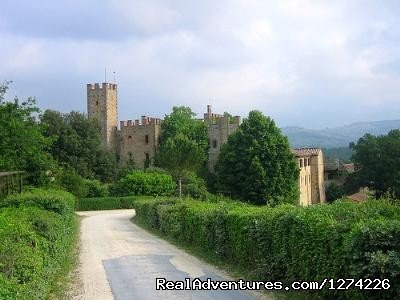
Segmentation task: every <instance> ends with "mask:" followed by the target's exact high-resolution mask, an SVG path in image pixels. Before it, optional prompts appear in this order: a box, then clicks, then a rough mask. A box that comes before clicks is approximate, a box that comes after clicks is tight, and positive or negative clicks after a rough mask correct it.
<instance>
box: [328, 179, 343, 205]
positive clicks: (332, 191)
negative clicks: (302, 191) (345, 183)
mask: <svg viewBox="0 0 400 300" xmlns="http://www.w3.org/2000/svg"><path fill="white" fill-rule="evenodd" d="M325 194H326V201H327V202H329V203H332V202H333V201H335V200H337V199H340V198H342V197H343V196H344V189H343V187H342V186H340V185H338V184H337V183H335V182H332V183H331V184H329V185H328V187H327V188H326V191H325Z"/></svg>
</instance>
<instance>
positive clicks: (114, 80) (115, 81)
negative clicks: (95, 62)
mask: <svg viewBox="0 0 400 300" xmlns="http://www.w3.org/2000/svg"><path fill="white" fill-rule="evenodd" d="M113 75H114V83H116V81H115V71H113Z"/></svg>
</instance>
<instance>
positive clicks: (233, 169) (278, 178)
mask: <svg viewBox="0 0 400 300" xmlns="http://www.w3.org/2000/svg"><path fill="white" fill-rule="evenodd" d="M215 170H216V175H217V180H218V182H219V187H220V189H221V190H223V191H229V192H230V193H231V194H232V195H233V196H234V197H237V198H239V199H241V200H244V201H248V202H251V203H254V204H258V205H262V204H278V203H283V202H290V203H293V202H294V201H296V200H298V196H299V191H298V175H299V169H298V166H297V162H296V159H295V157H294V155H293V153H292V152H291V150H290V147H289V143H288V140H287V138H286V137H285V136H283V135H282V134H281V131H280V130H279V129H278V128H277V127H276V125H275V123H274V121H273V120H272V119H270V118H269V117H265V116H264V115H263V114H262V113H261V112H259V111H251V112H250V113H249V117H248V118H247V119H245V120H244V122H243V123H242V124H241V125H240V127H239V129H238V130H237V131H236V132H235V133H233V134H232V135H231V136H230V137H229V139H228V142H227V143H226V144H224V145H223V146H222V148H221V153H220V155H219V158H218V162H217V164H216V166H215Z"/></svg>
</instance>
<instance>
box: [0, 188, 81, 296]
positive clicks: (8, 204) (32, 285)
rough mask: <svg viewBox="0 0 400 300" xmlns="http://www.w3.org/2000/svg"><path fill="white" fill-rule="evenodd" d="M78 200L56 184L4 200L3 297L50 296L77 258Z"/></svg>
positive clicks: (0, 210)
mask: <svg viewBox="0 0 400 300" xmlns="http://www.w3.org/2000/svg"><path fill="white" fill-rule="evenodd" d="M74 205H75V197H73V196H72V195H71V194H69V193H66V192H60V191H56V190H48V191H46V190H39V189H37V190H32V191H29V192H26V193H23V194H21V195H11V196H9V197H8V198H6V199H3V200H0V241H1V242H0V299H46V298H48V297H49V295H50V293H52V292H53V288H54V285H55V281H56V280H57V279H59V276H61V275H62V276H65V274H60V273H61V272H62V268H64V267H65V264H67V263H70V261H71V259H70V257H71V253H72V248H73V246H74V242H75V240H76V234H77V230H76V224H75V222H76V221H75V218H74ZM63 281H64V282H65V278H64V279H63Z"/></svg>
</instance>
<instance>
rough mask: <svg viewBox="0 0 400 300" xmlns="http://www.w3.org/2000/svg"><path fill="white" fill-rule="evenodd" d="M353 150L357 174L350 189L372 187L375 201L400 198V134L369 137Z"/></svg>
mask: <svg viewBox="0 0 400 300" xmlns="http://www.w3.org/2000/svg"><path fill="white" fill-rule="evenodd" d="M351 148H352V149H353V150H354V155H353V156H352V160H353V161H354V162H355V166H356V172H355V173H354V174H352V175H351V176H350V177H349V179H348V181H347V187H349V188H351V187H353V188H357V187H364V186H366V187H369V188H370V189H371V190H373V191H374V192H375V197H376V198H379V197H381V196H382V195H385V194H387V195H389V196H391V197H393V198H400V180H399V176H400V174H399V170H400V130H398V129H396V130H392V131H390V132H389V133H388V134H387V135H380V136H374V135H371V134H366V135H364V136H363V137H362V138H360V139H359V140H358V142H357V143H356V144H351Z"/></svg>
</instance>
